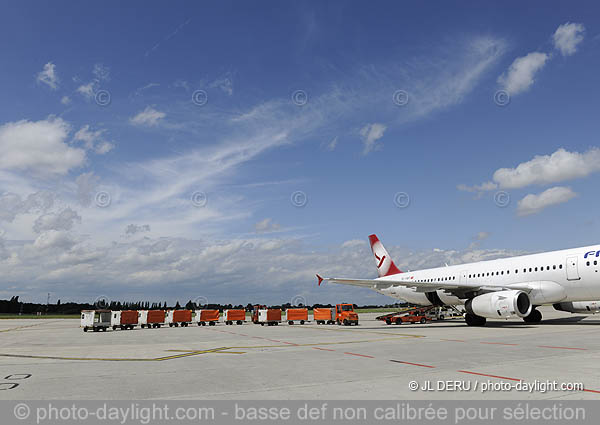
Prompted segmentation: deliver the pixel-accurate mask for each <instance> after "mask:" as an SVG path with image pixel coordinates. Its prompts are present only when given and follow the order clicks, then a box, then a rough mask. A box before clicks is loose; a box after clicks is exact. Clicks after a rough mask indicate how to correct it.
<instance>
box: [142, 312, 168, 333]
mask: <svg viewBox="0 0 600 425" xmlns="http://www.w3.org/2000/svg"><path fill="white" fill-rule="evenodd" d="M138 322H139V325H140V327H141V328H142V329H143V328H148V329H150V328H160V327H161V326H162V325H164V324H165V311H164V310H140V311H138Z"/></svg>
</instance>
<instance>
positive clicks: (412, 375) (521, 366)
mask: <svg viewBox="0 0 600 425" xmlns="http://www.w3.org/2000/svg"><path fill="white" fill-rule="evenodd" d="M542 312H543V314H544V319H545V320H544V322H542V323H540V324H535V325H531V324H525V323H524V322H523V321H522V320H509V321H496V320H492V321H488V326H487V327H484V328H476V327H467V326H466V325H465V324H464V321H462V320H461V319H453V320H445V321H442V322H432V323H428V324H425V325H420V324H416V325H409V324H403V325H399V326H398V325H392V326H388V325H385V324H384V323H382V322H380V321H377V320H375V316H377V314H361V315H360V325H359V326H356V327H354V326H352V327H344V326H337V325H316V324H314V323H309V324H304V325H293V326H289V325H287V324H281V325H279V326H272V327H268V326H264V327H263V326H259V325H254V324H251V323H245V324H244V325H241V326H236V325H234V326H226V325H224V324H222V323H220V324H218V325H217V326H214V327H209V326H204V327H198V326H196V325H194V326H190V327H188V328H169V327H166V328H161V329H140V328H136V329H134V330H129V331H121V330H117V331H107V332H100V333H94V332H87V333H84V332H83V331H82V330H81V328H80V327H79V321H76V320H67V319H62V320H60V319H57V320H0V375H1V376H0V399H9V400H29V399H43V400H48V399H50V400H57V399H483V398H485V399H513V400H514V399H519V400H525V399H599V398H600V373H599V366H598V365H600V339H599V338H598V337H597V335H598V331H599V330H600V316H582V315H571V314H568V313H563V312H557V311H554V310H553V309H552V308H542ZM413 381H414V382H413ZM415 382H416V384H415ZM549 383H551V385H552V386H554V383H556V385H557V386H558V388H554V387H553V388H550V387H549V385H550V384H549ZM15 384H16V385H15ZM517 384H519V386H518V387H517V386H516V385H517ZM542 384H543V385H544V387H542V386H541V385H542ZM565 384H566V385H570V384H575V386H577V385H583V389H581V388H580V387H576V389H575V390H574V391H571V390H568V389H564V388H561V386H562V385H565ZM410 385H417V386H418V389H417V390H412V389H411V388H410ZM536 385H537V386H536ZM457 386H459V387H458V388H457ZM532 386H533V387H534V388H532ZM426 387H428V388H431V390H429V389H426Z"/></svg>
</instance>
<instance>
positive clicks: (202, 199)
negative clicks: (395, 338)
mask: <svg viewBox="0 0 600 425" xmlns="http://www.w3.org/2000/svg"><path fill="white" fill-rule="evenodd" d="M596 9H597V6H596V5H594V4H593V3H580V4H576V5H572V4H569V5H567V4H565V3H559V2H557V3H555V4H553V5H549V4H548V2H543V3H542V2H533V3H528V7H526V8H525V7H523V5H522V3H518V2H497V3H495V4H492V3H486V4H485V5H483V4H480V2H461V3H456V4H452V3H448V2H431V3H426V4H424V3H420V4H413V3H404V2H392V1H389V2H387V1H381V2H376V3H375V4H372V3H368V4H367V3H366V2H348V1H343V2H342V1H339V2H333V1H330V2H316V1H315V2H294V3H290V4H284V3H282V2H275V1H273V2H259V3H252V4H250V3H247V2H219V3H208V2H202V3H199V2H182V3H180V4H178V5H177V6H172V5H167V4H166V3H160V2H128V3H126V5H123V4H121V3H117V2H104V3H102V4H98V5H95V4H86V3H81V2H61V3H58V4H56V3H42V4H36V5H35V7H33V6H32V5H28V4H24V3H22V2H13V3H5V4H4V5H3V6H2V13H1V14H0V31H1V32H2V37H1V38H0V40H1V41H0V43H2V52H3V64H2V65H3V66H2V68H1V70H0V73H1V76H2V78H0V90H1V93H2V94H3V96H2V101H0V271H1V276H2V277H0V297H8V296H12V295H16V294H20V295H21V296H22V298H24V299H31V300H44V299H45V294H46V292H51V293H52V294H53V297H55V298H62V299H63V300H65V299H68V298H71V299H75V300H93V299H94V298H95V297H97V296H107V297H109V298H115V299H117V298H119V299H120V298H127V297H129V298H132V299H139V298H146V299H152V300H163V299H167V300H169V301H170V300H175V299H179V300H187V299H194V298H197V297H204V298H207V299H209V300H212V301H215V302H253V301H257V302H258V301H262V302H268V303H278V302H286V301H289V300H290V299H291V298H293V297H304V298H305V299H306V300H307V301H308V302H310V303H314V302H321V301H324V302H333V301H336V300H338V301H339V300H340V299H342V298H343V299H345V300H349V301H352V302H357V303H363V302H364V303H367V302H386V300H387V299H386V298H384V297H382V296H379V295H376V294H371V293H370V292H368V291H362V290H358V289H354V288H350V289H349V288H346V287H343V288H336V287H328V288H316V287H315V282H314V279H313V276H314V273H315V272H321V273H323V274H336V275H343V276H349V277H360V276H362V277H371V276H374V275H375V268H374V267H373V262H372V259H371V257H370V253H369V250H368V246H367V245H366V236H367V235H369V234H370V233H377V234H378V235H379V237H380V238H381V240H382V241H383V243H384V244H385V245H386V246H387V247H388V249H389V250H390V251H391V252H392V253H393V254H394V256H395V259H396V261H397V263H398V264H400V265H401V266H402V267H404V268H410V269H416V268H420V267H431V266H438V265H442V264H443V263H444V262H448V263H460V262H465V261H474V260H479V259H485V258H495V257H498V256H505V255H513V254H516V253H520V252H532V251H543V250H551V249H561V248H566V247H572V246H578V245H586V244H592V243H597V242H598V238H597V236H596V235H597V232H598V228H599V224H600V223H599V222H598V217H597V213H596V210H597V208H598V199H597V196H596V194H597V191H596V190H595V184H594V183H595V178H596V176H597V173H598V172H599V171H600V151H599V150H598V149H599V148H598V141H597V134H598V126H599V124H598V120H597V111H598V110H599V108H598V106H599V105H598V104H599V102H600V101H599V100H598V99H600V96H599V95H600V93H599V86H598V79H597V70H598V68H599V65H600V64H599V61H600V59H599V58H600V56H599V55H598V51H599V49H600V28H599V22H598V19H597V18H595V16H598V13H597V10H596ZM108 100H109V101H108ZM399 193H400V194H402V195H398V194H399ZM407 200H409V202H408V205H405V204H406V201H407ZM395 201H396V202H395ZM297 204H300V205H297ZM398 204H399V205H398Z"/></svg>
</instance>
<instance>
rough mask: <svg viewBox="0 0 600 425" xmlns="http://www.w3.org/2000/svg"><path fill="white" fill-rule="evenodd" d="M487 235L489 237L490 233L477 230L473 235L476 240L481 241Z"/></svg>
mask: <svg viewBox="0 0 600 425" xmlns="http://www.w3.org/2000/svg"><path fill="white" fill-rule="evenodd" d="M489 237H490V234H489V233H488V232H479V233H477V234H476V235H475V237H474V239H475V240H476V241H483V240H485V239H487V238H489Z"/></svg>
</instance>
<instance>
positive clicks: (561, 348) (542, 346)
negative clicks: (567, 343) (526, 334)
mask: <svg viewBox="0 0 600 425" xmlns="http://www.w3.org/2000/svg"><path fill="white" fill-rule="evenodd" d="M538 347H540V348H556V349H559V350H582V351H586V350H587V348H577V347H554V346H552V345H538Z"/></svg>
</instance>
